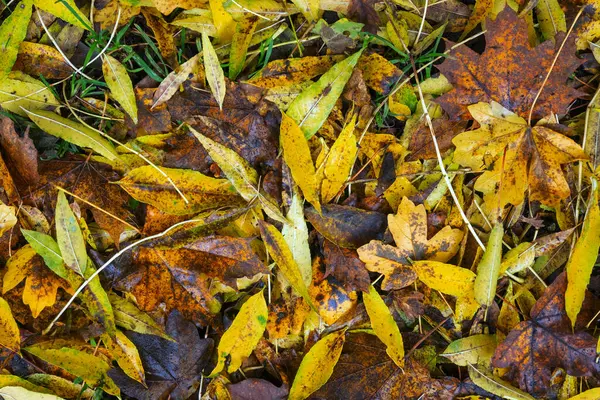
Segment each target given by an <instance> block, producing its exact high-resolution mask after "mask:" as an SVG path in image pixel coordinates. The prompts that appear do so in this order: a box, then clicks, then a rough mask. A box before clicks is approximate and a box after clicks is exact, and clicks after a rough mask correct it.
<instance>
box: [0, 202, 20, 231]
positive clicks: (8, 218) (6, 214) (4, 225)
mask: <svg viewBox="0 0 600 400" xmlns="http://www.w3.org/2000/svg"><path fill="white" fill-rule="evenodd" d="M16 211H17V209H16V208H15V207H13V206H7V205H6V204H4V203H3V202H2V200H0V236H2V235H4V233H5V232H8V231H9V230H10V229H12V228H13V226H15V225H16V224H17V215H16Z"/></svg>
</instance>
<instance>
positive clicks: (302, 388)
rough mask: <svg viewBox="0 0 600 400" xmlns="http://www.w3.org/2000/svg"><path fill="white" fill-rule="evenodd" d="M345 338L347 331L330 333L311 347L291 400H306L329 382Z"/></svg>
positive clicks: (301, 368)
mask: <svg viewBox="0 0 600 400" xmlns="http://www.w3.org/2000/svg"><path fill="white" fill-rule="evenodd" d="M345 336H346V331H345V330H342V331H337V332H334V333H330V334H329V335H327V336H325V337H324V338H322V339H320V340H319V341H318V342H317V343H315V345H314V346H313V347H311V349H310V350H309V351H308V353H306V354H305V355H304V357H303V358H302V363H301V364H300V367H299V368H298V372H297V373H296V377H295V378H294V383H293V384H292V388H291V389H290V395H289V399H293V400H302V399H306V398H307V397H309V396H310V395H311V394H312V393H314V392H315V391H317V390H319V388H321V386H323V385H324V384H325V383H326V382H327V380H328V379H329V377H330V376H331V374H332V373H333V368H334V367H335V365H336V363H337V362H338V359H339V358H340V355H341V353H342V348H343V347H344V340H345Z"/></svg>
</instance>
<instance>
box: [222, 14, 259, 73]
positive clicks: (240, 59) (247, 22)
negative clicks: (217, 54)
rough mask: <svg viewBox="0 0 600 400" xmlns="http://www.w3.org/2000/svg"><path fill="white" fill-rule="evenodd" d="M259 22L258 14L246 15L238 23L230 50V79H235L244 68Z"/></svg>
mask: <svg viewBox="0 0 600 400" xmlns="http://www.w3.org/2000/svg"><path fill="white" fill-rule="evenodd" d="M257 24H258V17H257V16H256V15H249V16H245V17H244V18H243V19H242V20H241V21H240V22H238V23H237V25H236V28H235V33H234V35H233V39H232V41H231V49H230V50H229V79H231V80H234V79H235V78H237V76H238V75H239V74H240V72H242V70H243V69H244V64H245V63H246V53H247V52H248V46H249V45H250V41H251V40H252V35H254V30H255V29H256V25H257Z"/></svg>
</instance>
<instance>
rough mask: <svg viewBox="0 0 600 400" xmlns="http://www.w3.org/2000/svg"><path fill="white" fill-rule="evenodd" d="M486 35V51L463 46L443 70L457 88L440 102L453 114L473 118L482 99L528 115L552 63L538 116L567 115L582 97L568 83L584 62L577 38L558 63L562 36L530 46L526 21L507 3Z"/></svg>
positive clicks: (525, 115) (536, 117) (569, 45)
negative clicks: (577, 51) (471, 109)
mask: <svg viewBox="0 0 600 400" xmlns="http://www.w3.org/2000/svg"><path fill="white" fill-rule="evenodd" d="M485 37H486V50H485V52H484V53H483V54H481V55H479V54H477V53H476V52H475V51H473V50H471V49H470V48H469V47H467V46H460V47H459V48H457V49H456V50H455V51H454V52H453V56H452V57H450V58H447V59H446V61H445V62H444V63H443V64H441V65H440V71H441V72H442V73H443V74H444V75H445V76H446V78H448V80H449V81H450V82H451V83H452V85H453V86H454V89H453V90H452V91H451V92H449V93H447V94H445V95H443V96H441V97H440V98H438V99H437V101H438V102H439V103H440V105H441V106H442V107H443V108H444V109H445V110H446V112H448V115H450V117H451V118H456V119H458V118H468V111H467V107H468V106H469V105H471V104H475V103H477V102H482V101H483V102H491V101H495V102H498V103H500V104H501V105H502V106H503V107H505V108H507V109H508V110H510V111H512V112H514V113H516V114H517V115H519V116H521V117H524V118H527V116H528V114H529V110H530V108H531V107H532V106H533V101H534V98H535V97H536V95H537V92H538V91H539V90H540V88H541V87H542V82H543V81H544V78H545V75H546V72H547V71H548V69H549V68H550V66H551V65H552V66H553V67H554V68H553V73H552V74H551V75H550V79H549V80H548V82H546V84H545V86H544V89H543V91H542V92H541V94H540V96H539V99H538V101H537V103H536V105H535V108H534V110H533V114H532V116H533V118H534V119H539V118H543V117H545V116H547V115H549V114H550V113H552V112H553V113H556V114H562V113H564V111H565V110H566V108H567V107H568V106H569V104H570V103H571V102H572V101H573V100H574V99H575V98H577V97H578V96H579V95H580V93H579V92H578V91H577V90H575V89H574V88H572V87H571V86H568V85H566V81H567V78H568V77H569V74H570V73H571V72H572V71H573V70H574V69H575V68H577V67H578V66H579V63H580V61H579V60H578V59H577V58H576V57H575V51H574V40H575V36H571V37H570V38H569V40H568V41H567V44H566V46H565V48H564V49H562V51H561V52H560V55H559V57H558V60H557V62H556V64H554V63H553V60H554V56H555V53H556V52H557V51H558V48H559V46H560V43H561V42H562V37H561V35H558V36H557V40H556V45H555V43H553V42H552V41H546V42H544V43H542V44H540V45H538V46H537V47H535V48H531V46H530V45H529V41H528V37H527V24H526V22H525V21H524V20H523V19H522V18H519V17H517V14H516V13H515V12H514V11H513V10H512V9H511V8H510V7H506V8H505V9H504V11H503V12H501V13H500V14H498V16H497V17H496V20H495V21H489V23H488V24H487V31H486V34H485ZM540 71H542V72H540Z"/></svg>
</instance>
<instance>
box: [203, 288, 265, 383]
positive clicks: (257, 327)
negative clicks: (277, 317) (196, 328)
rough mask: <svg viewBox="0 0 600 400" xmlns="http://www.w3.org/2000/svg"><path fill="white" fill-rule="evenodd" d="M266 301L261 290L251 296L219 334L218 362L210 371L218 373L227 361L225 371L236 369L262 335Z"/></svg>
mask: <svg viewBox="0 0 600 400" xmlns="http://www.w3.org/2000/svg"><path fill="white" fill-rule="evenodd" d="M268 314H269V312H268V310H267V303H266V302H265V295H264V294H263V292H262V291H260V292H258V293H256V294H255V295H253V296H251V297H250V298H249V299H248V300H246V302H245V303H244V305H242V308H241V309H240V312H239V313H238V314H237V315H236V317H235V319H234V320H233V323H232V324H231V326H230V327H229V329H227V331H226V332H225V333H224V334H223V336H221V340H220V341H219V346H218V348H217V356H218V358H219V359H218V363H217V365H216V366H215V368H214V369H213V371H212V372H211V373H210V376H211V377H214V376H216V375H217V374H219V373H220V372H221V371H222V370H223V369H224V368H225V363H226V362H227V363H228V365H227V372H229V373H232V372H235V371H237V370H238V369H239V368H240V366H241V365H242V361H244V359H245V358H247V357H248V356H249V355H250V354H251V353H252V351H253V350H254V348H255V347H256V345H257V344H258V341H259V340H260V338H261V337H262V335H263V333H264V331H265V328H266V326H267V317H268Z"/></svg>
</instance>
